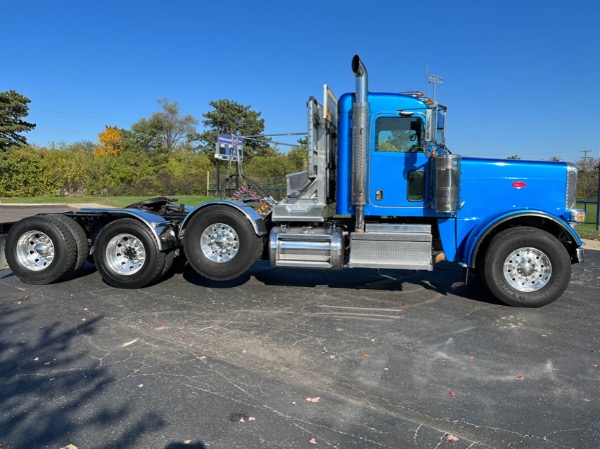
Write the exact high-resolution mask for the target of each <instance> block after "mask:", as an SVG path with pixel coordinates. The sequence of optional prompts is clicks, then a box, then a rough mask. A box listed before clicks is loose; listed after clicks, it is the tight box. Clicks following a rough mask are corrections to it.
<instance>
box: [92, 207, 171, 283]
mask: <svg viewBox="0 0 600 449" xmlns="http://www.w3.org/2000/svg"><path fill="white" fill-rule="evenodd" d="M165 260H166V255H165V253H162V252H160V251H159V249H158V244H157V242H156V239H155V238H154V236H153V235H152V233H151V231H150V230H148V229H147V228H146V226H145V225H144V224H143V223H140V222H139V221H137V220H134V219H131V218H123V219H121V220H116V221H113V222H112V223H109V224H107V225H106V226H105V227H104V228H103V229H102V231H101V232H100V234H99V235H98V238H97V240H96V243H95V244H94V263H95V264H96V268H97V270H98V272H99V273H100V275H101V276H102V279H103V280H104V282H106V283H107V284H108V285H111V286H113V287H119V288H141V287H144V286H145V285H148V284H150V283H152V282H155V281H158V279H159V278H160V276H161V275H162V274H163V269H164V267H165Z"/></svg>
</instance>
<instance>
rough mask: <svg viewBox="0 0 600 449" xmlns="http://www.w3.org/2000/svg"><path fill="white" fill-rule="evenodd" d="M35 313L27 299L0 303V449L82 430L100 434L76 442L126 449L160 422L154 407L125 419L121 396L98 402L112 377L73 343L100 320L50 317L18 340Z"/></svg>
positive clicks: (49, 442)
mask: <svg viewBox="0 0 600 449" xmlns="http://www.w3.org/2000/svg"><path fill="white" fill-rule="evenodd" d="M26 299H27V298H26V297H24V298H23V300H24V301H25V300H26ZM34 313H35V311H34V310H33V308H32V307H31V306H27V305H26V304H25V305H23V304H21V305H19V306H17V305H15V304H6V303H5V304H2V305H0V447H2V448H6V449H32V448H40V447H56V448H58V447H63V446H66V445H68V444H70V443H73V444H75V439H76V437H77V434H80V432H82V430H85V429H86V428H87V429H88V430H90V429H89V428H93V429H94V430H95V431H96V432H97V433H98V434H99V435H105V436H104V437H102V438H99V440H100V441H99V442H98V441H97V442H96V444H92V442H90V441H88V442H80V443H79V446H80V447H81V446H83V447H87V448H91V447H96V448H99V449H108V448H118V447H128V446H129V445H130V444H132V443H134V442H135V441H136V439H137V438H138V437H139V436H140V435H141V434H142V433H144V432H149V431H156V430H158V429H160V428H161V427H163V426H164V425H165V423H164V421H163V419H162V418H161V417H160V416H159V415H157V414H156V413H154V412H146V413H145V414H144V415H143V416H142V418H141V419H138V420H137V422H131V421H132V420H133V419H132V417H131V415H132V414H133V410H132V409H131V407H130V406H129V405H128V402H127V400H126V399H125V398H123V399H122V400H121V401H119V403H110V404H106V405H99V404H102V403H105V401H104V400H103V399H102V398H101V397H102V395H103V394H104V393H105V391H106V389H107V387H108V386H109V385H110V384H111V383H113V382H114V381H115V380H116V379H115V378H114V377H113V376H111V374H110V372H109V370H108V368H107V367H105V366H102V364H101V363H100V361H99V360H98V359H97V358H92V357H90V355H89V354H87V353H86V352H78V351H77V350H76V348H77V347H78V346H80V345H81V343H80V341H81V340H83V339H85V338H87V337H89V336H93V335H94V334H95V333H96V332H97V326H98V323H99V322H100V321H101V320H102V318H101V317H96V318H94V319H90V320H88V321H87V322H85V323H82V324H80V325H77V326H65V325H64V324H63V323H60V322H55V323H53V324H51V325H48V326H45V327H42V328H40V329H39V331H38V332H37V338H36V339H35V341H34V340H32V339H31V337H29V338H30V340H23V338H27V337H25V336H24V337H21V338H19V336H20V335H26V334H25V333H24V331H23V330H22V329H28V332H29V335H31V329H30V328H29V327H28V326H31V325H32V324H33V323H35V320H34ZM73 354H75V355H73ZM115 429H118V431H115ZM108 440H110V441H108ZM76 445H77V444H76ZM186 447H188V446H186Z"/></svg>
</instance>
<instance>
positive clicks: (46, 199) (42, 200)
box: [0, 195, 214, 207]
mask: <svg viewBox="0 0 600 449" xmlns="http://www.w3.org/2000/svg"><path fill="white" fill-rule="evenodd" d="M175 197H176V198H178V199H179V201H177V204H181V203H183V204H188V205H190V206H196V205H198V204H202V203H204V202H206V201H209V200H212V199H214V198H212V197H210V196H202V195H175ZM148 198H150V197H149V196H77V197H70V196H68V197H67V196H59V197H54V196H32V197H19V198H0V204H81V203H98V204H101V205H103V206H107V207H125V206H128V205H130V204H133V203H137V202H139V201H143V200H146V199H148Z"/></svg>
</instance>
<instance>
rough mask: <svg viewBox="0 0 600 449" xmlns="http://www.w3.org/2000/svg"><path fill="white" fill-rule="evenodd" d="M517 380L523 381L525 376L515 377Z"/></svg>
mask: <svg viewBox="0 0 600 449" xmlns="http://www.w3.org/2000/svg"><path fill="white" fill-rule="evenodd" d="M517 379H518V380H523V379H525V376H517Z"/></svg>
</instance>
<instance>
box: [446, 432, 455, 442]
mask: <svg viewBox="0 0 600 449" xmlns="http://www.w3.org/2000/svg"><path fill="white" fill-rule="evenodd" d="M446 439H447V440H448V441H458V437H457V436H454V435H452V434H451V433H449V434H448V435H446Z"/></svg>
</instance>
